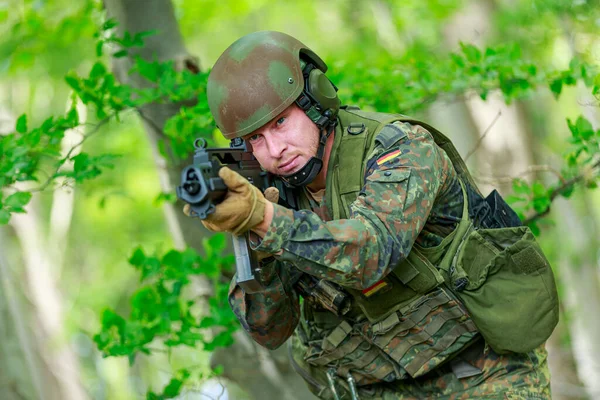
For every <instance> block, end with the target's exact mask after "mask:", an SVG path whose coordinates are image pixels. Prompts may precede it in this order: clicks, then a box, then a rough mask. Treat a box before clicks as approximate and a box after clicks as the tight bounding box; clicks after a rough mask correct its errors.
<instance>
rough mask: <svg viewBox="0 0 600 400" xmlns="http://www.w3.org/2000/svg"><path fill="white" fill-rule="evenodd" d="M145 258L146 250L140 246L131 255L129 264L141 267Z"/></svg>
mask: <svg viewBox="0 0 600 400" xmlns="http://www.w3.org/2000/svg"><path fill="white" fill-rule="evenodd" d="M145 260H146V255H145V254H144V250H142V248H141V247H138V248H136V249H135V250H134V251H133V254H132V255H131V257H129V264H131V265H133V266H134V267H139V266H141V265H142V264H143V263H144V261H145Z"/></svg>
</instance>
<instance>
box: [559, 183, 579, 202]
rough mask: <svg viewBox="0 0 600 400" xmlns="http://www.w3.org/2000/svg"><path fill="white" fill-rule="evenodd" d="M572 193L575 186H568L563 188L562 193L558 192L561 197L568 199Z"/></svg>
mask: <svg viewBox="0 0 600 400" xmlns="http://www.w3.org/2000/svg"><path fill="white" fill-rule="evenodd" d="M574 191H575V185H570V186H567V187H566V188H564V189H563V190H562V192H560V194H562V195H563V197H565V198H567V199H568V198H569V197H571V195H572V194H573V192H574Z"/></svg>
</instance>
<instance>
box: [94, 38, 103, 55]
mask: <svg viewBox="0 0 600 400" xmlns="http://www.w3.org/2000/svg"><path fill="white" fill-rule="evenodd" d="M103 48H104V41H102V40H99V41H98V42H97V43H96V57H102V53H103V51H102V49H103Z"/></svg>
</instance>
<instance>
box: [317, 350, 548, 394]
mask: <svg viewBox="0 0 600 400" xmlns="http://www.w3.org/2000/svg"><path fill="white" fill-rule="evenodd" d="M477 347H479V349H480V350H479V351H469V350H467V351H466V352H465V354H461V355H459V357H461V358H462V360H464V361H466V362H467V363H468V364H470V365H471V366H473V367H476V368H477V369H479V370H481V373H480V374H478V375H475V376H471V377H466V378H462V379H459V378H458V377H457V376H456V374H455V372H453V371H452V369H451V368H450V367H449V366H442V367H440V368H438V370H434V371H432V372H430V373H429V374H427V375H425V376H423V377H420V378H417V379H412V380H402V381H396V382H393V383H385V384H375V385H369V386H365V387H358V396H359V399H360V400H392V399H394V400H397V399H401V400H408V399H447V400H458V399H460V400H463V399H508V400H513V399H515V400H516V399H519V400H520V399H551V395H550V371H549V369H548V362H547V352H546V349H545V346H544V345H542V346H540V347H538V348H537V349H535V350H533V351H530V352H529V353H522V354H517V353H510V354H502V355H501V354H497V353H495V352H494V351H493V350H492V349H491V348H490V347H489V346H488V345H487V344H485V343H483V341H482V342H481V344H479V345H477ZM312 372H313V373H314V372H317V371H314V370H313V371H312ZM337 386H338V396H339V398H340V400H350V399H351V395H350V393H349V391H348V387H347V385H345V382H339V384H338V385H337ZM309 388H310V389H311V390H313V393H315V394H316V395H317V397H319V398H321V399H324V400H330V399H333V396H332V394H331V391H330V390H321V391H320V392H319V393H317V391H315V390H314V387H311V385H309Z"/></svg>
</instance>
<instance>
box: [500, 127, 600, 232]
mask: <svg viewBox="0 0 600 400" xmlns="http://www.w3.org/2000/svg"><path fill="white" fill-rule="evenodd" d="M567 124H568V126H569V130H570V131H571V134H572V136H571V138H570V139H569V142H570V143H571V148H570V149H568V150H567V152H566V154H565V155H564V159H565V168H564V170H563V172H562V174H561V175H560V177H559V178H560V179H559V182H557V183H555V184H551V185H548V186H546V185H544V184H542V183H541V182H538V181H536V182H533V183H532V184H528V183H527V182H525V181H524V180H522V179H515V180H514V181H513V194H512V195H511V196H509V197H508V198H507V201H508V202H509V204H511V206H512V207H513V208H514V209H515V210H516V211H517V213H518V214H519V217H520V218H521V219H522V220H524V221H526V222H528V223H529V226H530V227H531V228H532V230H533V231H534V233H536V234H539V232H540V230H539V227H538V225H537V221H536V219H537V218H538V217H539V216H544V215H546V214H547V213H548V212H549V211H550V206H551V204H552V201H553V200H554V199H555V198H556V197H557V196H559V195H560V196H563V197H565V198H569V197H570V196H571V195H572V194H573V191H574V189H575V187H576V185H578V184H583V185H584V186H585V187H587V188H588V189H594V188H596V187H597V186H598V181H599V180H600V174H599V173H598V169H600V130H596V131H595V130H594V129H593V127H592V124H591V123H590V122H589V121H588V120H587V119H585V118H584V117H583V116H579V117H578V118H577V121H575V122H572V121H571V120H570V119H567Z"/></svg>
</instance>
